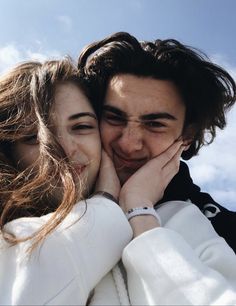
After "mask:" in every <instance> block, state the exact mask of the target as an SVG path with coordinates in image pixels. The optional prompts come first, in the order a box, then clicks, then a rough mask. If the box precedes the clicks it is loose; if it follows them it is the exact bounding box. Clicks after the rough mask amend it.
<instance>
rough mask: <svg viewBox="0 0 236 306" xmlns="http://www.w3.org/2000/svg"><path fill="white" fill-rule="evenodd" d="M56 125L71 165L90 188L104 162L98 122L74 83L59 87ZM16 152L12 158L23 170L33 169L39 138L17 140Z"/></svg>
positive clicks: (56, 130)
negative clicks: (30, 167)
mask: <svg viewBox="0 0 236 306" xmlns="http://www.w3.org/2000/svg"><path fill="white" fill-rule="evenodd" d="M53 123H54V126H55V134H56V136H57V139H58V141H59V143H60V144H61V146H62V147H63V149H64V151H65V153H66V155H67V157H68V159H69V161H70V164H71V165H72V167H73V168H74V170H75V172H76V173H78V175H80V177H81V178H83V179H85V182H86V187H88V188H89V189H91V187H92V185H93V184H94V183H95V179H96V176H97V172H98V170H99V165H100V159H101V143H100V135H99V129H98V123H97V119H96V115H95V113H94V111H93V109H92V107H91V105H90V103H89V101H88V99H87V97H86V96H85V95H84V94H83V92H82V91H81V90H80V89H79V88H78V87H77V86H76V85H74V84H73V83H65V84H60V85H58V86H57V87H56V90H55V96H54V107H53ZM13 150H14V156H13V159H14V161H15V162H16V163H17V164H18V166H19V167H20V168H21V169H25V168H26V167H28V166H30V165H31V164H32V163H33V162H34V161H36V159H37V158H38V156H39V144H38V142H37V140H36V137H29V138H25V139H24V140H20V141H17V142H16V143H15V146H14V148H13Z"/></svg>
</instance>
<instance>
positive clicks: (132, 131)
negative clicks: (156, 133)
mask: <svg viewBox="0 0 236 306" xmlns="http://www.w3.org/2000/svg"><path fill="white" fill-rule="evenodd" d="M118 144H119V146H120V149H121V150H122V151H123V152H124V153H126V154H132V153H133V152H136V151H140V150H142V148H143V131H142V128H141V127H140V126H137V125H136V124H130V123H129V124H128V125H127V126H126V127H124V128H123V130H122V133H121V135H120V138H119V141H118Z"/></svg>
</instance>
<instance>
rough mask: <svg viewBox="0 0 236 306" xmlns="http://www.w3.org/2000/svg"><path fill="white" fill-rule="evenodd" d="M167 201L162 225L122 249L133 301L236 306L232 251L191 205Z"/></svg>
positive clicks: (132, 302)
mask: <svg viewBox="0 0 236 306" xmlns="http://www.w3.org/2000/svg"><path fill="white" fill-rule="evenodd" d="M165 205H166V207H165ZM165 205H163V206H162V208H161V209H160V210H159V214H160V216H161V219H162V222H163V226H164V227H162V228H156V229H153V230H151V231H147V232H145V233H143V234H142V235H140V236H139V237H137V238H135V239H134V240H133V241H132V242H131V243H130V244H129V245H128V246H127V247H126V248H125V249H124V252H123V263H124V265H125V267H126V270H127V274H128V288H129V294H130V300H131V304H132V305H235V304H236V290H235V288H236V285H235V284H236V256H235V254H234V252H233V250H232V249H231V248H230V247H229V246H228V245H227V244H226V242H225V241H224V239H223V238H221V237H219V236H218V235H217V234H216V232H215V231H214V229H213V227H212V225H211V224H210V222H209V221H208V220H207V219H206V217H205V216H204V215H203V214H202V213H201V212H200V210H199V209H198V208H197V207H196V206H194V205H193V204H186V203H183V202H172V203H171V202H170V203H168V204H165ZM172 208H173V209H172Z"/></svg>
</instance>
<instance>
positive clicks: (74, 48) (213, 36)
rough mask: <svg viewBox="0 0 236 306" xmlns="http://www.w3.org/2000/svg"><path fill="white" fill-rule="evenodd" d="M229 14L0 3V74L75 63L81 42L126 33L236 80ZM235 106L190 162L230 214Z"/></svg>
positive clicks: (141, 1) (235, 195) (222, 3)
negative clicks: (177, 49) (205, 60)
mask: <svg viewBox="0 0 236 306" xmlns="http://www.w3.org/2000/svg"><path fill="white" fill-rule="evenodd" d="M235 12H236V1H235V0H120V1H117V0H0V28H1V35H0V72H2V71H4V70H6V69H7V68H8V67H11V66H13V65H15V64H16V63H17V62H19V61H22V60H27V59H41V60H44V59H47V58H52V57H56V58H57V57H60V56H63V55H65V54H69V55H71V56H72V57H73V58H74V59H76V57H77V56H78V54H79V52H80V51H81V49H82V48H83V46H85V45H86V44H88V43H90V42H93V41H94V40H99V39H101V38H103V37H105V36H106V35H109V34H111V33H113V32H117V31H127V32H130V33H131V34H133V35H134V36H136V37H137V38H139V39H141V40H153V39H157V38H161V39H165V38H175V39H178V40H180V41H181V42H183V43H185V44H188V45H191V46H194V47H197V48H199V49H200V50H203V51H204V52H205V53H207V54H208V55H209V56H210V58H211V59H212V60H213V61H215V62H217V63H218V64H220V65H223V66H224V67H225V68H226V69H228V70H229V71H230V73H231V74H232V75H233V76H234V77H235V78H236V35H235V30H236V16H235ZM235 108H236V106H235V107H234V109H233V110H232V111H231V112H230V113H229V118H228V127H227V128H226V129H225V130H224V131H223V132H220V133H218V134H219V135H218V137H217V138H216V141H215V143H213V144H212V145H210V146H209V147H206V148H204V149H202V150H201V151H200V155H199V156H198V157H195V158H193V159H192V161H191V162H189V165H190V167H191V169H192V173H193V176H194V179H195V181H196V182H197V183H199V184H200V185H201V187H202V189H203V190H206V191H209V192H211V194H212V195H213V196H214V197H215V199H216V200H217V201H219V202H221V203H222V204H223V205H225V206H228V207H230V208H232V209H234V210H236V188H235V187H236V160H235V157H234V155H235V152H236V123H235V122H236V110H235Z"/></svg>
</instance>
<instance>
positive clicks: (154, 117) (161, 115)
mask: <svg viewBox="0 0 236 306" xmlns="http://www.w3.org/2000/svg"><path fill="white" fill-rule="evenodd" d="M103 110H104V111H108V112H112V113H114V114H116V115H117V116H120V117H123V118H127V117H128V116H127V114H126V113H125V112H123V111H122V110H120V109H119V108H117V107H115V106H111V105H104V107H103ZM157 119H168V120H177V118H176V117H175V116H173V115H171V114H169V113H166V112H158V113H150V114H145V115H141V116H140V120H142V121H149V120H157Z"/></svg>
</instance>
